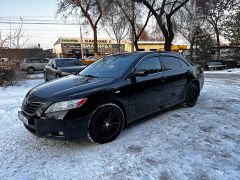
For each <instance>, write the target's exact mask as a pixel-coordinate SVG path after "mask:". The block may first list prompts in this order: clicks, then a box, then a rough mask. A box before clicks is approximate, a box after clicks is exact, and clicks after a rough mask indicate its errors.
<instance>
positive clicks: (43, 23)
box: [0, 21, 80, 26]
mask: <svg viewBox="0 0 240 180" xmlns="http://www.w3.org/2000/svg"><path fill="white" fill-rule="evenodd" d="M0 24H33V25H64V26H79V25H80V24H74V23H73V24H71V23H70V24H66V23H48V22H34V23H33V22H11V21H9V22H7V21H2V22H0Z"/></svg>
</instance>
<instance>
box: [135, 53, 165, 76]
mask: <svg viewBox="0 0 240 180" xmlns="http://www.w3.org/2000/svg"><path fill="white" fill-rule="evenodd" d="M161 69H162V68H161V64H160V60H159V57H157V56H156V57H151V58H148V59H143V60H142V61H141V62H140V64H139V65H138V67H137V68H136V71H145V72H147V73H148V74H153V73H157V72H160V71H161Z"/></svg>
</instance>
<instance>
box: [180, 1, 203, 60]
mask: <svg viewBox="0 0 240 180" xmlns="http://www.w3.org/2000/svg"><path fill="white" fill-rule="evenodd" d="M179 17H180V18H179V19H178V21H177V28H178V33H179V34H180V35H181V36H182V37H184V38H185V39H186V40H187V41H188V42H189V43H190V59H193V49H194V44H195V42H196V39H197V36H198V32H199V29H201V28H203V27H204V25H205V22H206V21H205V18H204V17H202V16H199V14H198V13H196V12H195V11H194V10H193V7H191V6H188V7H185V8H184V9H183V10H182V11H180V12H179Z"/></svg>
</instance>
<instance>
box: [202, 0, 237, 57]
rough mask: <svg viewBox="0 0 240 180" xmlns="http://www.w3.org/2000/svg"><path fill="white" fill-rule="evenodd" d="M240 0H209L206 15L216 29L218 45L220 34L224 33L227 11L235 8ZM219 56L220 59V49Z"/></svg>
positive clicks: (219, 43) (218, 43) (218, 44)
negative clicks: (223, 26) (223, 23)
mask: <svg viewBox="0 0 240 180" xmlns="http://www.w3.org/2000/svg"><path fill="white" fill-rule="evenodd" d="M237 3H239V0H209V1H207V6H206V7H207V8H206V16H207V21H208V22H209V24H210V25H211V26H212V29H213V30H214V33H215V36H216V39H217V46H218V47H220V45H221V42H220V35H221V33H222V28H221V27H222V22H223V20H224V18H225V17H226V12H230V11H232V10H234V8H235V6H236V5H237ZM217 58H218V59H220V49H218V51H217Z"/></svg>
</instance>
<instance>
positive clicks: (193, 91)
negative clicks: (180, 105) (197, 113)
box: [185, 83, 200, 107]
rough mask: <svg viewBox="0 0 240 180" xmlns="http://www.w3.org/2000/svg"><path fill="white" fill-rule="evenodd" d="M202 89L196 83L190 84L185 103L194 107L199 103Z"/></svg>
mask: <svg viewBox="0 0 240 180" xmlns="http://www.w3.org/2000/svg"><path fill="white" fill-rule="evenodd" d="M199 93H200V90H199V87H198V86H197V85H196V84H195V83H191V84H190V85H189V86H188V89H187V93H186V99H185V103H186V105H187V106H188V107H193V106H195V104H196V103H197V100H198V96H199Z"/></svg>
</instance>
